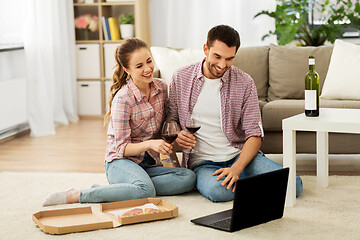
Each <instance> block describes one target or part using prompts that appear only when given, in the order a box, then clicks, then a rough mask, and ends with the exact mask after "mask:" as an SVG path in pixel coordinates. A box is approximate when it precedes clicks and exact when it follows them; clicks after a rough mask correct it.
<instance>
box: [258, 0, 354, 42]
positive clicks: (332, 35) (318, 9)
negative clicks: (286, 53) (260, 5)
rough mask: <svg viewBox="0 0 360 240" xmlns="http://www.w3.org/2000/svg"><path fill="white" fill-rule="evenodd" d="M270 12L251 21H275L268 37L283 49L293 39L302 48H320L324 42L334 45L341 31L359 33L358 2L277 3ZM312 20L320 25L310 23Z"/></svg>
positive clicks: (312, 0)
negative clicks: (273, 29) (274, 39)
mask: <svg viewBox="0 0 360 240" xmlns="http://www.w3.org/2000/svg"><path fill="white" fill-rule="evenodd" d="M276 2H277V5H276V9H275V11H273V12H270V11H261V12H259V13H257V14H256V15H255V16H254V18H256V17H258V16H260V15H266V16H269V17H271V18H273V19H274V20H275V31H269V33H268V34H266V35H264V36H263V37H262V39H265V38H266V37H269V36H270V35H277V36H278V44H279V45H285V44H287V43H289V42H291V41H293V40H294V39H298V40H299V41H300V44H299V45H302V46H320V45H323V44H324V42H325V41H329V42H331V43H334V41H335V40H336V38H339V37H342V35H343V33H344V29H345V28H347V27H349V26H350V27H353V28H355V29H358V30H359V29H360V3H359V0H356V3H354V0H335V2H336V3H334V1H332V2H331V3H330V1H329V0H277V1H276ZM314 16H316V17H317V19H318V20H319V22H320V24H315V23H314V21H315V20H314Z"/></svg>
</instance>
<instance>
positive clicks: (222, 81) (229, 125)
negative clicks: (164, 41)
mask: <svg viewBox="0 0 360 240" xmlns="http://www.w3.org/2000/svg"><path fill="white" fill-rule="evenodd" d="M239 47H240V36H239V34H238V32H237V31H236V30H235V29H233V28H232V27H230V26H226V25H219V26H215V27H213V28H212V29H211V30H210V31H209V32H208V36H207V42H206V44H204V47H203V50H204V53H205V55H206V57H205V59H204V60H203V61H202V62H199V63H195V64H192V65H189V66H186V67H183V68H180V69H178V70H177V71H176V72H175V73H174V75H173V78H172V82H171V84H170V93H169V94H170V95H169V115H168V120H175V121H178V122H179V123H180V125H181V127H182V129H183V130H182V131H181V132H180V133H179V134H178V138H177V140H176V141H177V143H178V144H179V146H181V147H183V148H185V149H191V148H192V147H194V149H195V151H196V152H195V153H191V154H187V153H184V155H183V166H184V167H187V168H191V169H193V170H194V172H195V173H196V176H197V183H196V187H197V189H198V191H199V192H200V193H201V194H202V195H203V196H205V197H207V198H208V199H210V200H211V201H213V202H223V201H231V200H233V199H234V191H235V187H236V186H235V184H236V181H237V180H238V179H239V178H241V177H247V176H252V175H257V174H260V173H264V172H269V171H272V170H275V169H279V168H282V166H280V165H279V164H278V163H275V162H274V161H272V160H270V159H268V158H266V157H265V156H264V155H263V154H262V153H260V152H259V148H260V145H261V141H262V137H263V130H262V124H261V115H260V109H259V105H258V95H257V91H256V86H255V83H254V81H253V79H252V78H251V77H250V75H248V74H247V73H245V72H243V71H241V70H240V69H238V68H236V67H234V66H232V64H233V61H234V58H235V55H236V52H237V50H238V48H239ZM191 116H193V118H195V120H196V121H198V122H199V123H200V125H201V128H200V130H198V131H197V132H196V133H195V134H190V133H189V132H188V131H186V130H185V129H186V127H185V123H186V121H187V120H188V119H189V118H190V117H191ZM296 180H297V181H296V187H297V193H296V195H297V196H299V195H300V194H301V192H302V181H301V179H300V177H299V176H297V179H296Z"/></svg>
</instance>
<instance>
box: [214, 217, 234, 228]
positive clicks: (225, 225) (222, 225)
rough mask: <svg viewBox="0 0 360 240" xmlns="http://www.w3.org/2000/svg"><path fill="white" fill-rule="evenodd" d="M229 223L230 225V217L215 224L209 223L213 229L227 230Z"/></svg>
mask: <svg viewBox="0 0 360 240" xmlns="http://www.w3.org/2000/svg"><path fill="white" fill-rule="evenodd" d="M230 223H231V217H229V218H224V219H221V220H219V221H216V222H212V223H210V225H211V226H214V227H219V228H225V229H228V228H230Z"/></svg>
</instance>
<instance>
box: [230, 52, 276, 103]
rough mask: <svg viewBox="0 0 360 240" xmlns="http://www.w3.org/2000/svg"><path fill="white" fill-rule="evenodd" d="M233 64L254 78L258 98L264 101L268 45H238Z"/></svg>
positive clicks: (266, 88)
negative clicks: (242, 46)
mask: <svg viewBox="0 0 360 240" xmlns="http://www.w3.org/2000/svg"><path fill="white" fill-rule="evenodd" d="M233 65H234V66H235V67H238V68H240V69H241V70H243V71H244V72H246V73H248V74H249V75H250V76H251V77H252V78H253V79H254V82H255V85H256V89H257V93H258V97H259V100H263V101H265V100H266V98H267V91H268V79H269V67H268V66H269V47H268V46H264V47H244V48H241V47H240V48H239V50H238V52H237V54H236V56H235V60H234V63H233Z"/></svg>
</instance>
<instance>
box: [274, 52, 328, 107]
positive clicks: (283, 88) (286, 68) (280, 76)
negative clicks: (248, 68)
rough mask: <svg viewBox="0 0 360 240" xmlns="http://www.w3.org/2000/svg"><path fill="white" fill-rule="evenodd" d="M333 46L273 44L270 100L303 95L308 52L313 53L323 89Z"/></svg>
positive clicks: (294, 97) (301, 97)
mask: <svg viewBox="0 0 360 240" xmlns="http://www.w3.org/2000/svg"><path fill="white" fill-rule="evenodd" d="M332 49H333V46H321V47H290V46H276V45H270V52H269V91H268V101H274V100H279V99H304V90H305V74H306V73H307V72H308V71H309V61H308V59H309V56H310V55H314V56H315V59H316V62H315V70H316V71H317V72H318V73H319V82H320V93H321V88H322V85H323V82H324V79H325V77H326V73H327V70H328V67H329V62H330V57H331V53H332Z"/></svg>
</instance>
